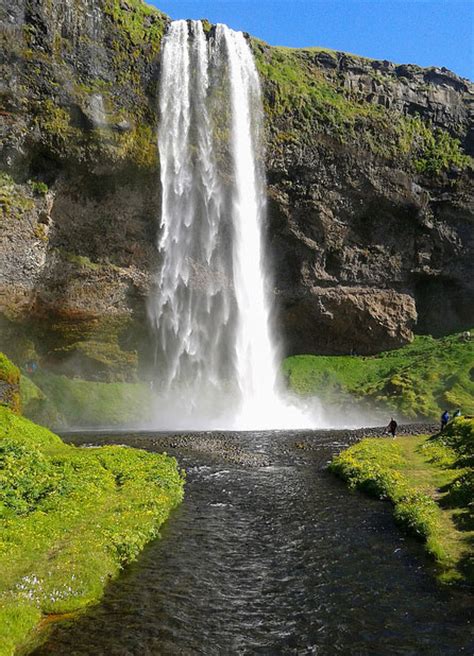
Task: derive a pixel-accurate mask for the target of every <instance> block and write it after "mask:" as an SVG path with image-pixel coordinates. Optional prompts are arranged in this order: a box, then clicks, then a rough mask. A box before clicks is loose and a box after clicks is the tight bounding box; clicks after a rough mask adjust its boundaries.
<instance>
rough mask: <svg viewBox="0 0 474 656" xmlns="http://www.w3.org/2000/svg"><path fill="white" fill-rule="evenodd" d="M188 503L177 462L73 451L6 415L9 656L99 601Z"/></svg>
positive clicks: (1, 463)
mask: <svg viewBox="0 0 474 656" xmlns="http://www.w3.org/2000/svg"><path fill="white" fill-rule="evenodd" d="M182 496H183V479H182V477H181V476H180V473H179V471H178V469H177V465H176V462H175V460H174V459H173V458H169V457H168V456H166V455H160V454H151V453H147V452H144V451H140V450H137V449H130V448H126V447H115V446H114V447H101V448H77V447H73V446H68V445H66V444H64V443H63V442H62V441H61V440H60V438H59V437H57V436H56V435H54V434H53V433H51V432H50V431H48V430H47V429H45V428H42V427H40V426H38V425H36V424H33V423H32V422H30V421H28V420H26V419H24V418H22V417H18V416H16V415H14V414H13V413H12V412H11V411H10V410H8V409H7V408H0V527H1V531H0V536H1V537H0V656H12V655H13V653H14V652H15V650H16V649H17V648H18V647H20V646H22V645H24V644H25V643H26V642H29V641H31V640H33V641H34V640H35V638H37V637H38V627H41V624H42V623H41V620H42V618H44V617H46V616H48V615H50V616H54V615H61V614H64V613H71V612H75V611H77V610H79V609H81V608H83V607H84V606H86V605H88V604H91V603H94V602H96V601H98V600H99V599H100V597H101V595H102V592H103V589H104V587H105V585H106V583H107V581H108V580H109V579H110V577H113V576H116V575H117V574H118V572H119V571H120V569H121V568H122V567H123V565H124V564H125V563H127V562H129V561H131V560H133V559H135V558H136V556H137V555H138V553H139V552H140V550H141V549H142V548H143V546H144V545H145V543H146V542H148V541H149V540H151V539H153V538H155V537H156V536H157V535H158V531H159V527H160V526H161V524H162V523H163V522H164V521H165V520H166V518H167V517H168V515H169V513H170V511H171V509H172V508H173V507H175V506H176V505H177V504H178V503H179V502H180V501H181V499H182Z"/></svg>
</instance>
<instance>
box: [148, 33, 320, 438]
mask: <svg viewBox="0 0 474 656" xmlns="http://www.w3.org/2000/svg"><path fill="white" fill-rule="evenodd" d="M159 97H160V108H159V109H160V124H159V128H158V146H159V153H160V162H161V187H162V207H161V221H160V237H159V242H158V250H159V254H160V263H159V274H158V276H157V280H156V285H155V290H154V293H153V294H152V296H151V298H150V303H149V316H150V320H151V322H152V325H153V328H154V331H155V335H156V362H155V371H156V384H155V390H156V393H157V423H159V424H160V425H161V426H163V427H166V428H201V429H202V428H232V429H236V428H237V429H241V430H245V429H258V428H279V427H282V428H283V427H294V428H297V427H302V426H303V425H308V420H307V418H304V415H303V414H302V413H301V411H300V410H299V409H297V408H296V407H295V406H294V405H292V404H290V403H288V402H287V401H285V400H284V398H283V396H282V393H281V390H280V387H281V386H280V381H279V361H280V357H279V354H278V352H277V349H276V347H275V340H274V339H273V335H272V330H271V311H270V303H269V300H268V299H269V294H268V286H269V281H268V274H267V271H266V266H265V253H264V248H263V239H262V227H263V223H264V219H265V178H264V171H263V134H262V130H263V110H262V99H261V90H260V83H259V78H258V73H257V70H256V67H255V63H254V61H253V57H252V53H251V51H250V48H249V46H248V44H247V42H246V40H245V38H244V36H243V34H242V33H240V32H234V31H232V30H230V29H229V28H227V27H226V26H225V25H217V27H216V28H215V29H214V30H213V32H212V34H211V35H210V36H209V37H206V35H205V33H204V30H203V26H202V23H201V22H200V21H174V22H173V23H171V25H170V27H169V30H168V32H167V34H166V36H165V38H164V42H163V52H162V63H161V80H160V96H159Z"/></svg>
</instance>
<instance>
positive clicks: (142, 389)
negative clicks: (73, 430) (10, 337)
mask: <svg viewBox="0 0 474 656" xmlns="http://www.w3.org/2000/svg"><path fill="white" fill-rule="evenodd" d="M21 397H22V402H23V412H24V414H25V415H26V416H27V417H29V418H30V419H33V420H34V421H38V422H41V423H43V424H46V425H48V426H73V427H87V426H127V425H129V426H130V425H137V424H141V423H143V422H144V421H146V419H147V417H148V414H149V410H150V408H151V401H152V398H151V393H150V389H149V387H148V386H147V385H145V384H144V383H102V382H94V381H86V380H81V379H77V378H68V377H67V376H58V375H56V374H52V373H51V372H48V371H46V370H41V371H37V372H36V373H35V374H32V375H31V376H30V377H27V376H22V377H21Z"/></svg>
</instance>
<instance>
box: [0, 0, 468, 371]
mask: <svg viewBox="0 0 474 656" xmlns="http://www.w3.org/2000/svg"><path fill="white" fill-rule="evenodd" d="M13 4H14V6H12V5H13ZM0 10H1V20H2V46H3V52H4V60H3V62H2V80H3V82H2V86H1V88H0V97H1V100H2V108H1V112H0V120H1V136H2V150H1V153H0V164H1V168H2V170H3V172H2V173H1V174H0V175H1V177H0V202H1V205H2V211H1V213H0V223H1V234H0V241H1V243H0V253H1V265H0V295H1V299H2V301H1V308H0V309H1V316H2V320H1V343H0V348H4V349H5V350H7V352H9V353H10V354H11V355H12V356H14V357H16V358H17V359H18V360H19V361H22V360H24V359H25V358H29V357H39V358H40V359H41V360H42V362H44V363H46V364H48V365H49V366H51V367H55V368H57V369H60V370H63V371H66V372H70V371H74V372H76V373H77V372H79V373H80V374H81V375H83V376H85V377H91V376H100V377H103V378H115V379H117V378H119V379H120V378H123V379H130V378H133V376H134V375H135V373H134V372H135V371H136V368H137V365H139V364H140V363H141V364H142V366H145V361H146V359H147V353H148V350H147V344H148V342H149V340H148V339H147V322H146V298H147V295H148V293H149V289H150V285H151V280H152V275H153V272H154V271H155V270H156V267H157V266H159V262H157V257H156V250H155V246H154V244H155V240H156V230H157V216H158V215H159V197H160V191H159V163H158V158H157V150H156V138H155V134H156V130H157V128H158V120H157V119H158V117H157V98H156V95H157V80H158V75H159V62H160V44H161V38H162V35H163V33H164V31H165V29H166V24H167V21H168V19H167V17H166V16H164V15H163V14H161V13H160V12H158V11H156V10H154V9H153V8H149V7H147V6H146V5H144V4H143V3H142V2H141V1H140V0H50V1H49V2H48V3H45V2H42V1H41V0H19V1H18V2H16V3H11V2H9V1H8V0H6V1H5V0H0ZM209 29H210V26H208V25H207V26H206V30H208V31H209ZM210 35H211V36H212V29H211V30H210ZM251 42H252V46H253V49H254V52H255V56H256V60H257V64H258V66H259V70H260V73H261V76H262V81H263V88H264V98H265V111H266V115H267V142H268V144H267V172H268V197H269V223H268V236H269V244H270V251H271V256H272V258H273V261H274V271H275V294H276V298H277V301H278V307H279V314H278V320H279V328H280V330H281V332H282V333H283V335H284V337H285V344H286V348H287V352H288V353H303V352H305V353H343V352H345V353H346V352H350V351H351V350H352V351H355V352H358V353H374V352H377V351H379V350H381V349H384V348H392V347H395V346H398V345H400V344H402V343H404V342H406V341H407V340H409V339H410V338H411V335H412V331H413V330H415V331H421V332H432V333H435V334H440V333H443V332H448V331H450V330H455V329H461V328H464V327H467V326H469V325H472V323H473V317H472V307H473V300H474V299H473V296H474V293H473V287H472V285H473V283H472V281H473V279H474V277H473V275H472V273H473V272H472V264H471V261H470V254H472V219H473V172H472V168H471V164H472V160H470V158H469V157H468V154H472V148H473V129H472V125H473V121H472V104H471V105H470V103H472V99H473V95H472V93H473V91H472V85H471V84H470V83H468V82H467V81H466V80H462V79H460V78H458V77H457V76H455V75H453V74H452V73H450V72H449V71H445V70H438V69H421V68H418V67H416V66H395V65H393V64H390V63H389V62H375V61H369V60H365V59H361V58H358V57H353V56H348V55H345V54H343V53H333V52H329V51H321V50H317V49H314V50H303V51H293V50H288V49H284V48H270V47H268V46H266V45H265V44H263V43H261V42H258V41H256V40H252V41H251Z"/></svg>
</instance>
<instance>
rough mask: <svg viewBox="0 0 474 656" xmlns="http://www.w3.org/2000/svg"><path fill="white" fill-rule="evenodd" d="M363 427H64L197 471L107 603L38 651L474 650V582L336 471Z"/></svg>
mask: <svg viewBox="0 0 474 656" xmlns="http://www.w3.org/2000/svg"><path fill="white" fill-rule="evenodd" d="M357 436H358V433H357V432H350V431H312V432H308V431H306V432H298V433H289V432H274V431H273V432H259V433H251V432H247V433H220V434H218V433H199V434H194V435H171V436H170V435H167V436H165V435H163V434H152V433H146V434H145V433H140V434H135V435H127V436H125V435H121V434H117V433H115V434H98V435H94V436H92V435H91V434H73V435H71V434H70V435H68V436H65V437H66V439H68V440H69V441H73V442H75V443H77V444H84V443H89V442H93V443H94V444H104V443H120V444H124V443H126V444H130V445H132V446H139V447H142V448H148V449H151V450H163V449H165V450H166V451H167V452H168V453H170V454H173V455H176V457H177V458H178V461H179V462H180V464H181V465H182V466H183V467H184V468H185V469H186V472H187V485H186V496H185V501H184V502H183V504H182V505H181V507H180V508H178V509H177V510H176V511H175V512H174V513H173V515H172V517H171V518H170V520H169V521H168V522H167V524H166V526H165V527H164V529H163V531H162V538H161V539H160V540H157V541H155V542H153V543H151V544H150V545H148V547H147V548H146V549H145V551H144V552H143V553H142V554H141V555H140V557H139V559H138V561H137V562H135V563H133V564H132V565H130V566H129V567H127V568H126V570H125V571H124V572H123V574H122V575H121V576H120V578H119V579H118V580H116V581H113V582H112V583H111V584H110V585H109V586H108V587H107V590H106V593H105V596H104V599H103V601H102V603H101V604H100V605H98V606H96V607H93V608H90V609H89V610H87V611H86V612H85V613H84V614H82V615H81V616H79V617H78V618H76V619H75V620H74V621H67V622H63V623H59V624H57V625H56V626H55V627H54V628H53V629H52V632H51V634H50V636H49V639H48V641H47V643H46V644H45V645H43V646H42V647H40V648H38V649H37V650H36V651H35V652H34V653H35V655H36V656H46V655H55V656H56V655H57V656H66V655H67V656H86V655H87V656H178V655H179V656H191V655H197V654H203V655H206V656H214V655H216V656H217V655H219V656H227V655H228V656H232V655H234V654H235V655H240V654H242V655H243V654H261V655H263V654H265V655H268V656H279V655H286V654H288V655H290V654H291V655H295V656H296V655H297V656H303V655H310V654H311V655H312V654H316V655H320V656H332V655H333V654H334V655H335V654H344V655H347V656H349V655H350V656H363V655H366V654H367V655H369V654H370V655H372V654H373V655H374V656H392V655H399V654H400V655H401V654H403V655H413V656H415V655H416V656H418V655H420V654H427V655H430V656H437V655H439V656H441V655H442V656H448V655H450V654H472V653H474V635H473V631H472V625H471V611H472V595H471V593H469V592H468V591H466V590H463V589H442V588H440V587H439V586H438V584H437V583H436V581H435V579H434V573H433V570H432V567H431V565H430V563H429V561H428V560H427V558H426V557H425V555H424V553H423V549H422V547H421V545H419V544H417V543H416V542H415V541H413V540H411V539H410V538H407V537H404V536H403V535H402V534H401V533H400V532H399V530H398V529H397V527H396V526H395V525H394V523H393V519H392V516H391V513H390V510H389V507H388V505H386V504H384V503H381V502H379V501H376V500H373V499H370V498H367V497H366V496H363V495H361V494H358V493H356V494H353V493H350V492H349V491H348V490H347V488H346V487H345V486H344V484H343V483H342V482H341V481H339V480H337V479H336V478H335V477H333V476H332V475H330V474H329V473H328V472H327V471H325V466H326V464H327V462H328V460H329V459H330V458H331V456H332V455H333V454H334V453H335V452H337V451H339V450H340V449H341V447H343V446H345V445H346V444H348V443H349V442H351V441H353V440H354V439H356V438H357ZM302 447H304V448H302Z"/></svg>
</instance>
